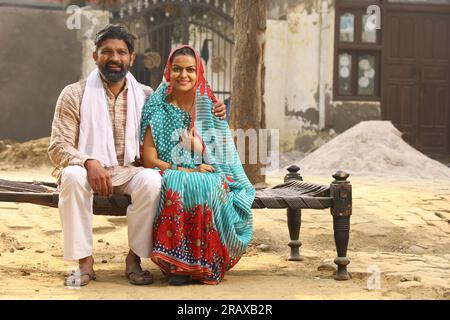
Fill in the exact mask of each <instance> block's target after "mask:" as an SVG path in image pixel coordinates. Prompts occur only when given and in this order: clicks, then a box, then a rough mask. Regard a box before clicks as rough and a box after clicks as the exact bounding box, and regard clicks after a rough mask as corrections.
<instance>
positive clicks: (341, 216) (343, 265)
mask: <svg viewBox="0 0 450 320" xmlns="http://www.w3.org/2000/svg"><path fill="white" fill-rule="evenodd" d="M349 176H350V175H349V174H348V173H345V172H343V171H338V172H336V173H335V174H334V175H333V178H335V180H334V181H333V182H332V183H331V185H330V194H331V197H332V198H333V206H332V207H331V214H332V215H333V230H334V241H335V243H336V251H337V258H336V259H334V263H335V264H336V265H337V272H336V276H335V277H334V279H335V280H349V279H350V274H349V273H348V271H347V265H348V264H349V263H350V260H349V259H348V258H347V248H348V241H349V237H350V216H351V214H352V186H351V184H350V182H349V181H347V178H348V177H349Z"/></svg>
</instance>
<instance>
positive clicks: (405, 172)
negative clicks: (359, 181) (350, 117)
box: [297, 121, 450, 179]
mask: <svg viewBox="0 0 450 320" xmlns="http://www.w3.org/2000/svg"><path fill="white" fill-rule="evenodd" d="M401 136H402V133H401V132H400V131H398V130H397V129H396V128H395V127H394V126H393V125H392V123H391V122H390V121H363V122H360V123H359V124H357V125H356V126H354V127H352V128H350V129H349V130H347V131H345V132H344V133H342V134H340V135H339V136H337V137H336V138H334V139H333V140H331V141H329V142H328V143H326V144H324V145H323V146H322V147H320V148H319V149H317V150H316V151H314V152H313V153H310V154H309V155H307V156H306V157H305V158H303V159H302V160H301V161H300V162H299V163H297V165H298V166H300V168H301V172H302V173H303V174H320V175H322V174H326V175H329V174H330V173H334V172H335V171H337V170H344V171H346V172H348V173H350V174H351V175H363V176H382V177H393V178H396V177H404V178H423V179H450V168H448V167H446V166H445V165H443V164H441V163H440V162H438V161H435V160H433V159H430V158H428V157H427V156H425V155H424V154H422V153H420V152H419V151H417V150H416V149H414V148H413V147H411V146H410V145H408V144H407V143H406V142H405V141H404V140H403V139H402V138H401Z"/></svg>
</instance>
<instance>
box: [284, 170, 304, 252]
mask: <svg viewBox="0 0 450 320" xmlns="http://www.w3.org/2000/svg"><path fill="white" fill-rule="evenodd" d="M287 170H288V171H289V173H288V174H286V176H285V177H284V182H288V181H292V180H299V181H303V178H302V176H301V175H300V173H298V171H299V170H300V168H299V167H298V166H296V165H292V166H290V167H289V168H287ZM287 223H288V228H289V237H290V239H291V241H289V244H288V246H289V247H291V255H290V256H289V258H288V260H289V261H302V260H303V257H302V256H300V247H301V245H302V243H301V242H300V240H299V239H300V227H301V225H302V210H301V209H291V208H287Z"/></svg>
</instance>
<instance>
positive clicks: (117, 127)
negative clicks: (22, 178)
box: [48, 79, 153, 186]
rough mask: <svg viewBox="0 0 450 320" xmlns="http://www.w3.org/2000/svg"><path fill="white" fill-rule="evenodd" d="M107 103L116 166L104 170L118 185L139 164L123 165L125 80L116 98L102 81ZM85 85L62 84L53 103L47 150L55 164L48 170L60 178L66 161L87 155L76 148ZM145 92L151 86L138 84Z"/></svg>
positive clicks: (73, 161)
mask: <svg viewBox="0 0 450 320" xmlns="http://www.w3.org/2000/svg"><path fill="white" fill-rule="evenodd" d="M103 84H104V87H105V92H106V97H107V99H106V100H107V104H108V110H109V115H110V119H111V122H112V128H113V134H114V143H115V147H116V154H117V161H118V163H119V166H115V167H110V168H108V169H107V170H108V171H109V173H110V175H111V180H112V184H113V186H121V185H124V184H125V183H127V182H129V180H130V179H131V178H132V177H133V176H134V175H135V174H136V173H138V172H139V171H140V170H142V169H143V168H142V167H135V166H131V165H129V166H123V160H124V153H125V126H126V115H127V93H128V87H127V84H125V87H124V89H123V90H122V91H121V92H120V93H119V95H118V96H117V98H116V97H115V96H114V95H113V93H112V92H111V91H110V90H109V89H108V87H107V85H106V83H105V82H104V83H103ZM85 86H86V79H84V80H81V81H79V82H76V83H73V84H70V85H68V86H66V87H65V88H64V89H63V91H62V92H61V94H60V96H59V98H58V101H57V103H56V109H55V115H54V118H53V124H52V134H51V138H50V146H49V148H48V154H49V156H50V159H51V161H52V162H53V164H54V165H55V169H54V170H53V172H52V174H53V176H54V177H56V178H58V183H59V181H60V178H61V173H62V170H63V169H64V168H65V167H67V166H69V165H79V166H83V167H84V164H85V162H86V160H88V159H93V158H92V157H91V156H89V155H87V154H84V153H82V152H80V151H78V149H77V148H78V135H79V128H80V109H81V102H82V100H83V93H84V89H85ZM142 88H143V89H144V91H145V94H146V96H147V97H148V96H149V95H150V94H151V93H152V92H153V90H152V89H151V88H150V87H148V86H145V85H142Z"/></svg>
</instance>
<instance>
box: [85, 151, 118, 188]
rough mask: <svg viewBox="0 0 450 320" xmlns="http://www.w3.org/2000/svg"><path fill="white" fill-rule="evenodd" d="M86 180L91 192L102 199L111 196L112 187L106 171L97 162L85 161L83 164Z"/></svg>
mask: <svg viewBox="0 0 450 320" xmlns="http://www.w3.org/2000/svg"><path fill="white" fill-rule="evenodd" d="M85 167H86V170H87V179H88V182H89V184H90V185H91V188H92V190H94V192H96V193H98V194H99V195H101V196H102V197H109V196H111V195H112V191H113V186H112V182H111V177H110V176H109V173H108V171H106V170H105V168H103V167H102V165H101V164H100V162H99V161H98V160H87V161H86V163H85Z"/></svg>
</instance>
